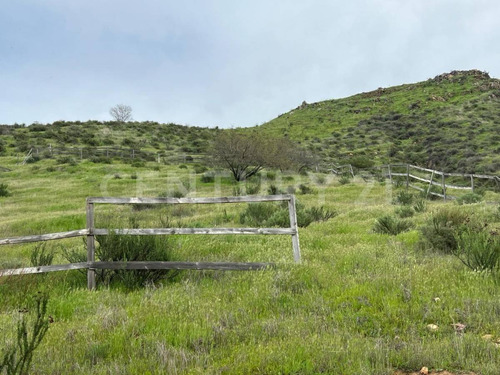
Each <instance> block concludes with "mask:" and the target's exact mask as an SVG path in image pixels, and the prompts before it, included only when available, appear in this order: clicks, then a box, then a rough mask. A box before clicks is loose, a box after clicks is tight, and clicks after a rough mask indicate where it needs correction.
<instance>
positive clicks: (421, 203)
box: [413, 199, 427, 213]
mask: <svg viewBox="0 0 500 375" xmlns="http://www.w3.org/2000/svg"><path fill="white" fill-rule="evenodd" d="M413 209H414V210H415V212H418V213H421V212H425V210H426V209H427V205H426V203H425V200H423V199H418V200H417V201H416V202H415V204H414V205H413Z"/></svg>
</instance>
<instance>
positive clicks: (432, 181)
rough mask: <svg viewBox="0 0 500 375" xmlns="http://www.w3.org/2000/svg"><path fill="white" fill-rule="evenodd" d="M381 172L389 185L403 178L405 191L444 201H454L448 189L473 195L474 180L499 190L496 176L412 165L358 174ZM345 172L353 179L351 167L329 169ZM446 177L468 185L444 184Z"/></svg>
mask: <svg viewBox="0 0 500 375" xmlns="http://www.w3.org/2000/svg"><path fill="white" fill-rule="evenodd" d="M401 168H402V169H403V172H401ZM374 169H375V170H381V172H382V177H384V178H388V179H389V180H390V182H391V183H396V182H395V181H394V178H393V177H403V178H404V180H405V183H406V189H408V188H412V189H415V190H418V191H421V192H424V193H426V194H427V196H428V195H434V196H437V197H440V198H443V199H444V200H447V199H456V197H455V196H453V195H450V194H448V193H447V190H448V189H451V190H467V191H470V192H472V193H474V189H475V188H476V187H475V184H474V179H483V180H491V181H494V182H495V190H500V177H498V176H492V175H483V174H476V173H448V172H442V171H438V170H434V169H430V168H423V167H419V166H416V165H413V164H385V165H380V166H374V167H371V168H366V169H361V170H360V171H361V173H360V174H359V175H360V176H361V177H363V178H365V177H372V176H373V175H367V174H366V172H367V171H372V170H374ZM346 170H349V171H350V173H351V174H352V176H353V177H354V173H353V172H352V170H353V169H352V165H350V164H346V165H342V166H335V165H334V166H333V168H330V171H331V172H332V173H335V174H345V173H349V172H345V171H346ZM395 170H399V172H395ZM412 171H418V172H425V173H427V174H429V173H430V177H429V178H425V177H422V176H418V175H417V173H415V172H413V173H412ZM436 176H440V181H437V180H436ZM446 177H458V178H464V179H467V180H468V185H467V186H459V185H454V184H451V183H446ZM412 180H416V181H418V182H421V183H425V184H428V185H427V188H425V189H424V188H422V187H420V186H417V185H414V184H412V183H411V181H412ZM432 186H436V187H439V188H440V189H441V193H438V192H435V191H432V190H431V187H432Z"/></svg>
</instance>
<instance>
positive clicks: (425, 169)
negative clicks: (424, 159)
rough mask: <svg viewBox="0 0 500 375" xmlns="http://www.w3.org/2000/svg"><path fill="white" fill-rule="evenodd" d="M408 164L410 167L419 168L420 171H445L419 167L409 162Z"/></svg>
mask: <svg viewBox="0 0 500 375" xmlns="http://www.w3.org/2000/svg"><path fill="white" fill-rule="evenodd" d="M408 165H409V166H410V168H414V169H418V170H420V171H424V172H429V173H434V174H439V175H441V174H443V172H440V171H435V170H434V169H429V168H422V167H417V166H416V165H413V164H408Z"/></svg>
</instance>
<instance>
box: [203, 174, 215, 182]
mask: <svg viewBox="0 0 500 375" xmlns="http://www.w3.org/2000/svg"><path fill="white" fill-rule="evenodd" d="M214 181H215V173H214V172H205V173H203V174H202V175H201V182H204V183H210V182H214Z"/></svg>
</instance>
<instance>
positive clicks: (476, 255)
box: [452, 228, 500, 271]
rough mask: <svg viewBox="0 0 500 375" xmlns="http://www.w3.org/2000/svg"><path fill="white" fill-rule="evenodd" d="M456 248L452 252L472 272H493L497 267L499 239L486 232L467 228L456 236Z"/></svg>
mask: <svg viewBox="0 0 500 375" xmlns="http://www.w3.org/2000/svg"><path fill="white" fill-rule="evenodd" d="M456 242H457V248H456V249H453V250H452V253H453V255H455V256H457V257H458V258H459V259H460V260H461V261H462V263H463V264H465V265H466V266H467V267H469V268H470V269H472V270H474V271H493V270H496V269H497V268H498V266H499V260H500V238H499V236H498V235H492V234H491V233H490V232H488V231H487V230H480V231H476V230H474V229H470V228H468V229H467V230H464V231H463V232H462V233H459V234H457V235H456Z"/></svg>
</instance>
